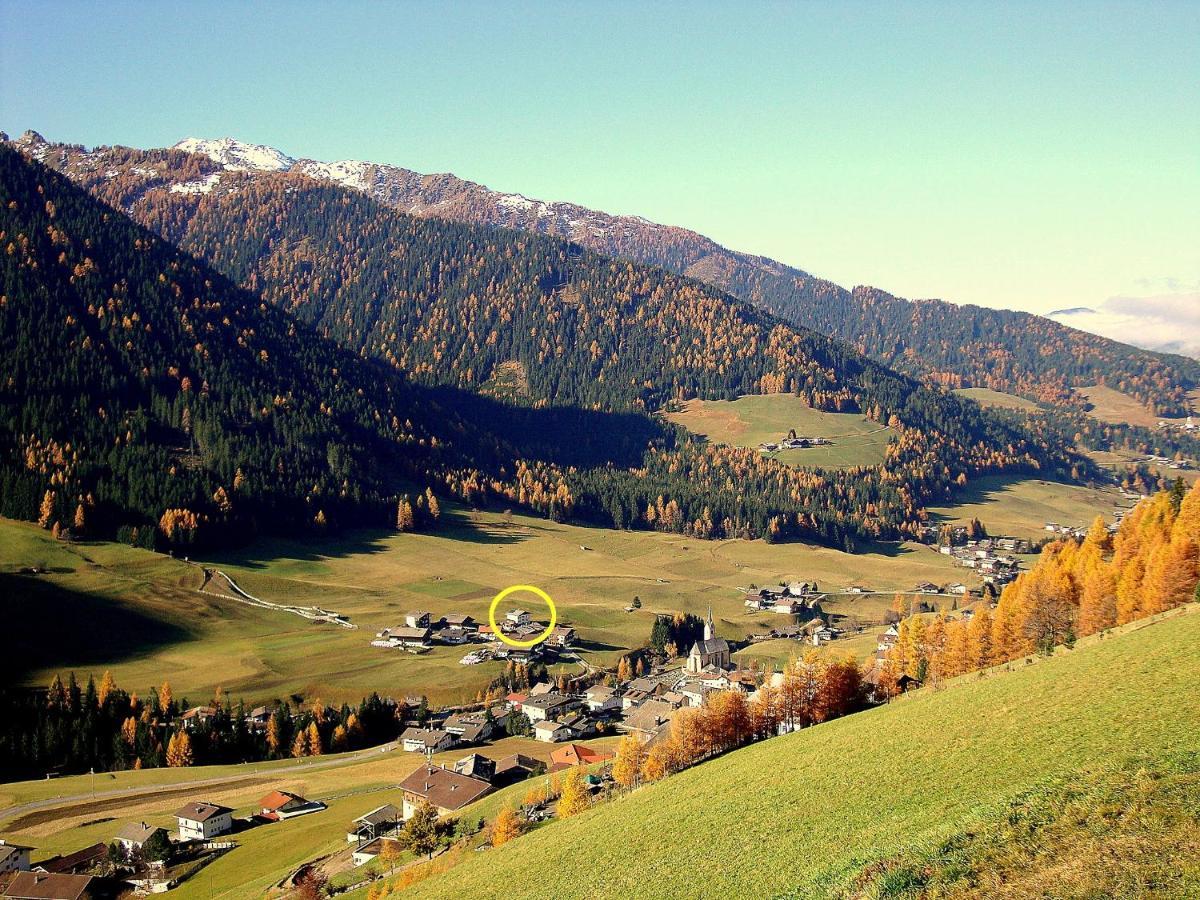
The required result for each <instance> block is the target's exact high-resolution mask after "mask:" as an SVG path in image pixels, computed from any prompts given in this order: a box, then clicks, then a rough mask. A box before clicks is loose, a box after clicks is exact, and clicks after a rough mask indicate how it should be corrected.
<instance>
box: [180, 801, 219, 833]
mask: <svg viewBox="0 0 1200 900" xmlns="http://www.w3.org/2000/svg"><path fill="white" fill-rule="evenodd" d="M175 818H176V819H177V820H178V822H179V840H181V841H207V840H211V839H212V838H215V837H217V836H218V835H222V834H228V833H229V832H231V831H233V810H232V809H230V808H229V807H227V806H221V805H219V804H216V803H205V802H198V803H189V804H187V806H185V807H183V808H182V809H180V810H179V811H178V812H176V813H175Z"/></svg>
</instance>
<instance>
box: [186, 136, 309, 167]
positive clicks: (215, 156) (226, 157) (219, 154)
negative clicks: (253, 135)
mask: <svg viewBox="0 0 1200 900" xmlns="http://www.w3.org/2000/svg"><path fill="white" fill-rule="evenodd" d="M174 149H176V150H183V151H184V152H186V153H202V154H203V155H205V156H207V157H208V158H209V159H211V160H212V161H213V162H218V163H220V164H221V165H223V166H224V167H225V168H227V169H235V170H239V171H247V170H251V169H253V170H258V171H263V172H282V171H284V170H285V169H290V168H291V167H292V164H293V163H295V160H294V159H292V158H291V157H290V156H288V155H287V154H285V153H284V152H282V151H281V150H276V149H275V148H274V147H268V146H266V145H265V144H247V143H245V142H243V141H238V140H234V139H233V138H217V139H206V138H194V137H190V138H184V139H183V140H182V141H180V142H179V143H178V144H176V145H175V147H174Z"/></svg>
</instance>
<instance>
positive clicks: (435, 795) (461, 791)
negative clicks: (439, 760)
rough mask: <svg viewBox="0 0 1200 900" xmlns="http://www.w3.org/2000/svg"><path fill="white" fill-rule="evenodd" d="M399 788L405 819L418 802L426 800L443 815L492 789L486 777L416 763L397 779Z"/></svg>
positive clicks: (454, 810) (416, 806) (411, 813)
mask: <svg viewBox="0 0 1200 900" xmlns="http://www.w3.org/2000/svg"><path fill="white" fill-rule="evenodd" d="M400 789H401V790H402V791H404V807H403V813H404V819H405V820H406V821H407V820H408V819H410V818H412V815H413V813H414V812H416V811H417V808H418V807H419V806H420V805H421V804H422V803H429V804H430V805H431V806H432V807H433V808H434V809H436V810H437V812H438V815H441V816H446V815H450V814H451V813H455V812H458V811H459V810H460V809H462V808H463V807H464V806H466V805H467V804H469V803H474V802H475V801H476V800H478V799H479V798H480V797H483V796H485V795H486V794H490V793H491V792H492V786H491V785H490V784H488V783H487V782H486V781H482V780H480V779H478V778H472V777H470V776H469V775H460V774H458V773H457V772H454V771H452V770H450V769H447V768H445V767H444V766H434V765H429V764H425V765H422V766H420V767H419V768H418V769H417V770H416V771H415V772H413V773H412V774H411V775H409V776H408V777H407V778H405V779H404V780H403V781H402V782H400Z"/></svg>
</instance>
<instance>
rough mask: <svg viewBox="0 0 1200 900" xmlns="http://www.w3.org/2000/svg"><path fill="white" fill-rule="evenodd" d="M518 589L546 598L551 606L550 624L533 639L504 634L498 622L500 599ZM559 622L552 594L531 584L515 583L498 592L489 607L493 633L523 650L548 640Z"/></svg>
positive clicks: (511, 645) (547, 603) (489, 620)
mask: <svg viewBox="0 0 1200 900" xmlns="http://www.w3.org/2000/svg"><path fill="white" fill-rule="evenodd" d="M518 591H524V592H526V593H529V594H534V595H535V596H537V597H539V598H540V599H542V600H544V601H545V603H546V605H547V606H548V607H550V624H549V625H547V626H546V630H545V631H543V632H542V633H541V634H539V635H538V636H537V637H535V638H533V639H532V640H528V641H514V640H513V639H512V638H510V637H509V636H508V635H506V634H504V632H502V631H501V630H500V626H498V625H497V624H496V607H497V606H499V605H500V601H501V600H503V599H504V598H505V597H507V596H508V595H509V594H515V593H517V592H518ZM557 622H558V610H557V609H555V607H554V601H553V600H551V599H550V595H549V594H547V593H546V592H545V591H543V590H542V589H541V588H537V587H534V586H533V585H531V584H514V585H512V586H511V587H506V588H505V589H504V590H502V591H501V592H500V593H498V594H497V595H496V596H495V597H493V598H492V605H491V606H490V607H488V625H490V626H491V627H492V634H494V635H496V637H498V638H500V640H501V641H503V642H504V643H506V644H508V646H510V647H516V648H518V649H521V650H527V649H528V648H530V647H533V646H535V645H537V644H540V643H541V642H542V641H544V640H546V638H548V637H550V632H552V631H553V630H554V626H555V624H556V623H557Z"/></svg>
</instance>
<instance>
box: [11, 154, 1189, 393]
mask: <svg viewBox="0 0 1200 900" xmlns="http://www.w3.org/2000/svg"><path fill="white" fill-rule="evenodd" d="M18 143H19V144H20V145H21V146H22V147H24V148H25V149H27V150H28V151H29V152H31V153H34V154H35V155H37V156H38V157H39V158H42V159H44V160H45V161H46V162H47V164H50V165H53V166H56V167H60V168H62V169H63V170H64V171H66V172H68V173H69V174H71V176H72V177H74V178H77V179H81V180H85V181H88V182H91V183H94V182H96V181H97V180H100V179H112V178H123V177H124V173H125V172H126V171H127V167H126V164H127V163H128V159H127V152H126V151H124V150H122V149H121V148H115V149H113V150H108V149H104V148H98V149H97V150H96V151H93V152H87V151H85V150H84V149H83V148H81V147H77V146H70V145H61V144H48V143H46V142H45V141H44V140H43V139H41V138H40V136H37V135H26V136H25V137H23V138H22V139H20V141H19V142H18ZM177 146H178V147H179V148H182V149H186V150H188V151H189V152H192V153H195V154H197V156H198V159H199V160H201V161H198V162H192V163H189V164H188V167H187V170H186V172H185V173H184V176H183V177H182V178H179V179H174V180H173V181H172V187H171V189H172V190H176V191H179V192H185V193H207V192H209V191H212V190H213V189H214V188H218V189H219V186H220V185H221V184H223V183H226V184H227V183H228V181H229V180H230V176H231V175H232V174H233V173H235V172H236V173H242V174H243V175H245V174H246V173H250V174H253V173H256V172H280V171H290V172H294V173H302V174H306V175H309V176H311V177H314V178H318V179H323V180H327V181H331V182H333V183H336V184H340V185H343V186H345V187H349V188H352V189H354V190H358V191H361V192H363V193H365V194H367V195H369V196H371V197H373V198H375V199H377V200H379V201H381V202H383V203H385V204H387V205H389V206H392V207H394V208H397V209H400V210H402V211H404V212H408V213H411V214H413V215H417V216H425V217H438V218H443V219H450V220H454V221H461V222H473V223H480V224H488V225H502V226H505V227H509V228H516V229H520V230H524V231H531V232H536V233H541V234H548V235H553V236H557V237H564V238H567V239H569V240H571V241H573V242H575V243H577V244H579V245H581V246H583V247H587V248H589V249H592V250H596V251H598V252H600V253H603V254H605V255H609V256H619V257H623V258H626V259H630V260H633V261H636V262H642V263H650V264H653V265H657V266H662V267H664V268H666V269H669V270H671V271H673V272H677V273H682V274H686V275H689V276H691V277H694V278H697V279H699V280H702V281H705V282H707V283H709V284H712V285H714V286H716V287H719V288H720V289H721V290H723V291H726V292H728V293H729V294H732V295H733V296H735V297H738V298H740V299H742V300H746V301H748V302H750V303H753V304H754V305H756V306H759V307H761V308H763V309H766V310H768V311H770V312H772V313H774V314H776V315H778V316H779V317H781V318H783V319H785V320H786V321H789V322H792V323H794V324H798V325H803V326H806V327H808V328H811V329H813V330H814V331H818V332H820V333H822V334H827V335H831V336H833V337H837V338H840V339H842V340H845V341H847V342H848V343H850V344H851V345H852V346H854V347H856V348H857V349H858V350H860V351H861V352H863V353H865V354H867V355H868V356H870V357H872V358H874V359H877V360H879V361H881V362H883V363H885V364H886V365H888V366H890V367H892V368H895V369H897V370H899V371H901V372H905V373H908V374H911V375H914V376H916V377H920V378H926V379H929V380H931V381H934V382H936V383H940V384H944V385H947V386H950V387H972V386H981V387H989V388H993V389H996V390H1002V391H1008V392H1012V393H1017V394H1021V395H1024V396H1027V397H1031V398H1033V399H1036V400H1039V401H1042V402H1048V403H1055V404H1060V405H1067V406H1075V407H1082V406H1083V405H1084V404H1085V402H1086V400H1085V398H1084V397H1083V396H1082V395H1081V394H1080V393H1079V392H1078V391H1077V388H1079V387H1081V386H1085V385H1091V384H1096V383H1101V382H1102V383H1106V384H1108V385H1109V386H1111V387H1114V388H1116V389H1118V390H1120V391H1122V392H1124V393H1127V394H1129V395H1131V396H1134V397H1136V398H1137V399H1138V400H1140V401H1142V402H1143V403H1146V404H1148V405H1150V406H1151V407H1152V408H1153V409H1154V410H1155V411H1156V413H1158V414H1160V415H1181V414H1184V413H1185V412H1186V410H1187V409H1188V400H1187V394H1188V392H1189V391H1190V390H1192V389H1194V388H1195V387H1197V386H1200V362H1197V361H1196V360H1192V359H1189V358H1187V357H1183V356H1175V355H1171V354H1163V353H1154V352H1150V351H1145V350H1139V349H1137V348H1134V347H1131V346H1128V345H1125V344H1121V343H1118V342H1116V341H1111V340H1108V339H1106V338H1101V337H1098V336H1096V335H1092V334H1089V333H1087V332H1082V331H1078V330H1076V329H1073V328H1069V327H1066V326H1064V325H1061V324H1059V323H1057V322H1054V321H1052V320H1050V319H1046V318H1044V317H1041V316H1035V315H1031V314H1029V313H1022V312H1013V311H1007V310H992V309H984V308H981V307H976V306H959V305H956V304H953V303H947V302H944V301H938V300H925V301H909V300H904V299H901V298H897V297H893V296H892V295H890V294H887V293H885V292H883V291H881V290H878V289H875V288H870V287H857V288H855V289H854V290H853V291H849V290H846V289H845V288H842V287H839V286H838V285H836V284H833V283H832V282H829V281H826V280H824V279H821V278H817V277H814V276H812V275H809V274H808V273H806V272H803V271H801V270H799V269H796V268H793V267H791V266H787V265H784V264H782V263H779V262H776V261H774V260H771V259H768V258H766V257H761V256H754V255H751V254H747V253H739V252H736V251H732V250H728V249H726V248H724V247H722V246H720V245H719V244H717V243H715V242H714V241H712V240H710V239H708V238H706V237H704V236H703V235H700V234H697V233H695V232H693V231H689V230H687V229H683V228H676V227H670V226H664V225H658V224H655V223H653V222H649V221H647V220H645V219H642V218H639V217H636V216H613V215H609V214H607V213H603V212H598V211H596V210H590V209H587V208H584V207H581V206H577V205H575V204H571V203H547V202H544V201H539V200H531V199H529V198H527V197H524V196H522V195H520V194H504V193H500V192H497V191H492V190H489V189H488V188H486V187H484V186H482V185H479V184H475V183H473V182H470V181H464V180H462V179H459V178H456V177H455V176H453V175H445V174H443V175H421V174H419V173H416V172H412V171H410V170H408V169H403V168H398V167H394V166H385V165H377V164H374V163H365V162H357V161H345V162H338V163H321V162H316V161H314V160H306V159H302V160H295V159H292V158H290V157H288V156H285V155H284V154H282V153H280V152H279V151H277V150H273V149H272V148H268V147H257V146H254V145H245V144H241V143H239V142H237V141H232V140H229V139H225V140H222V141H202V140H195V139H189V140H187V141H182V142H180V144H178V145H177ZM152 152H154V153H158V154H160V155H161V154H162V153H163V152H164V151H152ZM226 166H229V167H230V168H229V169H226V168H225V167H226ZM138 168H140V169H141V170H142V171H141V172H136V171H135V173H134V174H135V175H137V176H138V177H135V178H132V179H127V180H128V182H129V183H128V184H127V185H125V186H123V187H122V188H121V190H120V194H121V196H122V197H123V199H124V202H125V203H126V204H129V205H132V202H133V200H134V199H135V198H136V197H137V196H138V195H139V194H140V193H141V192H143V191H145V190H148V189H151V188H153V187H155V186H156V185H161V184H163V182H162V181H159V180H157V179H159V178H161V177H162V176H161V175H155V174H154V171H155V170H154V167H153V166H145V165H142V166H139V167H138ZM115 173H120V174H115Z"/></svg>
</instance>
